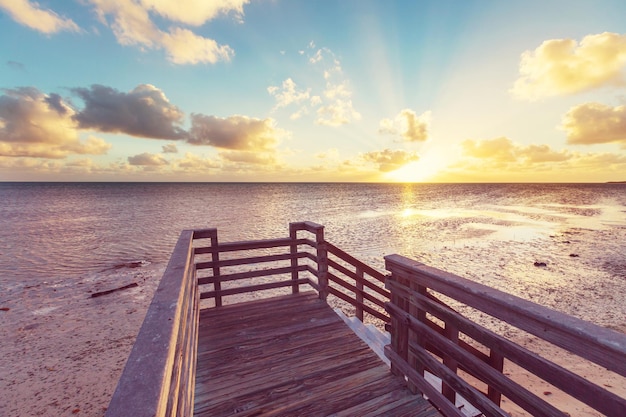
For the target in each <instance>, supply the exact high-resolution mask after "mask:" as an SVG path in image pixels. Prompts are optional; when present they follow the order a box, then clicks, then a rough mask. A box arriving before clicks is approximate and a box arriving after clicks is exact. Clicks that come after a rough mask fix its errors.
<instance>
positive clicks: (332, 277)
mask: <svg viewBox="0 0 626 417" xmlns="http://www.w3.org/2000/svg"><path fill="white" fill-rule="evenodd" d="M328 278H329V279H330V280H331V281H333V282H334V283H336V284H338V285H340V286H342V287H344V288H345V289H347V290H350V291H352V292H353V293H354V294H355V297H357V296H358V295H359V294H360V296H361V298H366V299H367V300H369V301H370V302H372V303H373V304H376V305H378V306H379V307H382V308H385V301H387V300H388V299H389V297H388V296H389V295H391V294H390V293H389V292H387V291H386V290H384V289H382V290H383V291H384V292H385V293H386V295H385V296H384V297H385V299H384V300H381V299H380V298H376V297H374V296H373V295H372V294H370V293H367V292H364V291H363V285H365V286H367V287H368V288H371V287H370V285H372V286H374V287H376V286H375V285H373V284H371V283H370V282H368V281H365V280H362V279H360V280H356V284H357V285H360V286H361V289H360V290H359V288H358V287H357V286H356V285H352V284H350V283H349V282H347V281H345V280H343V279H341V278H339V277H338V276H337V275H335V274H333V273H331V272H329V273H328ZM368 284H369V285H368ZM376 288H377V287H376ZM376 292H378V293H379V294H380V292H379V291H376ZM357 298H358V297H357ZM361 304H362V302H361Z"/></svg>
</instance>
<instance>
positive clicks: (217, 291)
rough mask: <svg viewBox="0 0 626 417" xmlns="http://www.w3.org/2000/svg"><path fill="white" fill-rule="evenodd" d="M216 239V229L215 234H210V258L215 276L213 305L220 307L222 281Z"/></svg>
mask: <svg viewBox="0 0 626 417" xmlns="http://www.w3.org/2000/svg"><path fill="white" fill-rule="evenodd" d="M218 246H219V245H218V241H217V230H216V231H215V234H214V235H213V236H211V249H212V251H211V260H212V261H213V265H214V266H213V277H214V278H215V283H214V284H213V287H214V289H215V307H221V306H222V283H221V281H220V279H221V275H220V265H219V262H220V252H219V248H218Z"/></svg>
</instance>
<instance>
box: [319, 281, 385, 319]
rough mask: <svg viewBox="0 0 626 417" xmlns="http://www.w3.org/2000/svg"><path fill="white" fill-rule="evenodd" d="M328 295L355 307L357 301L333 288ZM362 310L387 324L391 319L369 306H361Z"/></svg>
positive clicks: (329, 289)
mask: <svg viewBox="0 0 626 417" xmlns="http://www.w3.org/2000/svg"><path fill="white" fill-rule="evenodd" d="M328 293H329V294H332V295H334V296H335V297H337V298H341V299H342V300H343V301H345V302H347V303H349V304H352V305H355V303H356V300H355V299H353V298H351V297H350V296H349V295H347V294H344V293H342V292H341V291H339V290H337V289H335V288H333V287H328ZM361 308H362V309H363V311H365V312H366V313H368V314H371V315H372V316H374V317H376V318H378V319H380V320H382V321H384V322H385V323H388V322H389V320H390V319H389V317H388V316H387V315H386V314H383V313H381V312H380V311H376V310H374V309H373V308H371V307H370V306H368V305H365V304H361Z"/></svg>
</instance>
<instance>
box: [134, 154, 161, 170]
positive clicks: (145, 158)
mask: <svg viewBox="0 0 626 417" xmlns="http://www.w3.org/2000/svg"><path fill="white" fill-rule="evenodd" d="M128 163H129V164H130V165H134V166H152V167H156V166H163V165H168V164H169V162H167V160H166V159H165V158H163V156H161V155H157V154H152V153H148V152H144V153H141V154H139V155H135V156H129V157H128Z"/></svg>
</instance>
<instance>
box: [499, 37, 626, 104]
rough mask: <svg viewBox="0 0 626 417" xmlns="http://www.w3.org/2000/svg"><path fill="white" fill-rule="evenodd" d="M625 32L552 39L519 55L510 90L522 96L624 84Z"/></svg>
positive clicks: (534, 97) (533, 97)
mask: <svg viewBox="0 0 626 417" xmlns="http://www.w3.org/2000/svg"><path fill="white" fill-rule="evenodd" d="M625 67H626V35H620V34H617V33H610V32H604V33H601V34H597V35H588V36H585V37H584V38H583V39H582V40H581V41H580V43H577V42H576V41H575V40H573V39H552V40H548V41H545V42H543V43H542V44H541V45H540V46H539V47H538V48H537V49H535V50H534V51H526V52H524V53H523V54H522V57H521V62H520V78H519V79H518V80H517V81H516V82H515V84H514V86H513V88H512V89H511V93H512V94H513V95H514V96H516V97H518V98H522V99H530V100H532V99H537V98H542V97H549V96H555V95H563V94H573V93H578V92H581V91H585V90H590V89H594V88H599V87H603V86H610V85H613V86H615V85H618V86H623V85H624V84H625V79H624V68H625Z"/></svg>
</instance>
